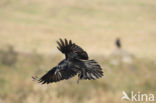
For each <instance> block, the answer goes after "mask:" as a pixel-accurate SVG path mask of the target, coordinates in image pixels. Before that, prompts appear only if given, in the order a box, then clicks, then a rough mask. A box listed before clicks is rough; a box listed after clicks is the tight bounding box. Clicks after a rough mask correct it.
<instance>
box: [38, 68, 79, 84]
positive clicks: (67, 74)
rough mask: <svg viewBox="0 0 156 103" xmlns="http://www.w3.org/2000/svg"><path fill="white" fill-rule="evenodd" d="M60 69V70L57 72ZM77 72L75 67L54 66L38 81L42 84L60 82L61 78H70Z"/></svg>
mask: <svg viewBox="0 0 156 103" xmlns="http://www.w3.org/2000/svg"><path fill="white" fill-rule="evenodd" d="M57 71H58V72H57ZM76 74H77V72H76V71H74V68H67V67H66V68H61V69H60V68H58V67H54V68H52V69H51V70H49V71H48V72H47V73H46V74H45V75H43V76H42V77H41V78H40V79H39V80H38V81H39V83H42V84H45V83H46V84H49V83H52V82H58V81H60V80H64V79H69V78H71V77H73V76H75V75H76Z"/></svg>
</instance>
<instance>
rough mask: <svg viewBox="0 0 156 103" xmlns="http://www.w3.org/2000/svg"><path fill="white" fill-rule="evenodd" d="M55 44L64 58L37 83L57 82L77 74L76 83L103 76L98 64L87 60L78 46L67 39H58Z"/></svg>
mask: <svg viewBox="0 0 156 103" xmlns="http://www.w3.org/2000/svg"><path fill="white" fill-rule="evenodd" d="M57 44H58V47H57V48H58V50H60V51H61V52H62V53H63V54H65V59H63V60H62V61H61V62H60V63H59V64H58V65H57V66H55V67H53V68H52V69H51V70H49V71H48V72H47V73H46V74H45V75H43V76H42V77H41V78H40V79H38V81H39V83H42V84H45V83H46V84H49V83H53V82H58V81H61V80H64V79H69V78H71V77H74V76H75V75H77V74H78V80H77V83H79V80H82V79H88V80H94V79H97V78H101V77H102V76H103V72H102V68H101V67H100V65H99V64H98V63H97V62H96V61H95V60H88V54H87V52H86V51H84V50H83V49H82V48H81V47H80V46H78V45H76V44H75V43H72V41H71V40H69V41H67V39H65V40H64V41H63V40H62V39H60V41H57ZM35 79H36V78H35Z"/></svg>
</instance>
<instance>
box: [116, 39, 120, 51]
mask: <svg viewBox="0 0 156 103" xmlns="http://www.w3.org/2000/svg"><path fill="white" fill-rule="evenodd" d="M115 44H116V46H117V48H119V49H120V48H121V41H120V38H117V39H116V41H115Z"/></svg>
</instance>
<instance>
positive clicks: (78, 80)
mask: <svg viewBox="0 0 156 103" xmlns="http://www.w3.org/2000/svg"><path fill="white" fill-rule="evenodd" d="M80 76H81V74H78V80H77V84H79V80H80Z"/></svg>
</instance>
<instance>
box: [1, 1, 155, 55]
mask: <svg viewBox="0 0 156 103" xmlns="http://www.w3.org/2000/svg"><path fill="white" fill-rule="evenodd" d="M1 2H2V1H1ZM1 4H4V2H2V3H1ZM155 12H156V3H155V0H150V1H149V0H148V1H147V0H141V1H138V0H118V1H116V0H96V1H90V0H84V1H83V2H80V1H78V0H70V1H68V0H62V1H57V0H46V1H42V0H22V1H18V2H17V1H16V0H8V3H5V6H1V9H0V22H1V24H0V45H1V47H3V46H5V45H6V44H12V45H14V46H15V48H16V50H18V51H27V52H31V51H33V49H37V51H38V52H41V53H52V52H55V47H56V43H55V41H56V40H58V38H69V39H72V40H73V41H75V42H76V43H78V44H80V45H82V46H83V47H84V48H85V49H86V50H87V51H88V52H89V53H90V54H102V55H107V54H109V52H110V51H112V50H113V48H114V47H113V46H114V40H115V39H116V37H121V39H122V41H123V46H124V48H125V49H127V50H129V51H131V52H132V53H133V54H135V55H136V56H138V57H148V58H153V57H154V58H155V57H156V54H155V52H156V49H155V44H156V40H155V39H156V35H155V33H156V29H155V27H156V19H155V18H156V13H155ZM97 49H98V53H97Z"/></svg>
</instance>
